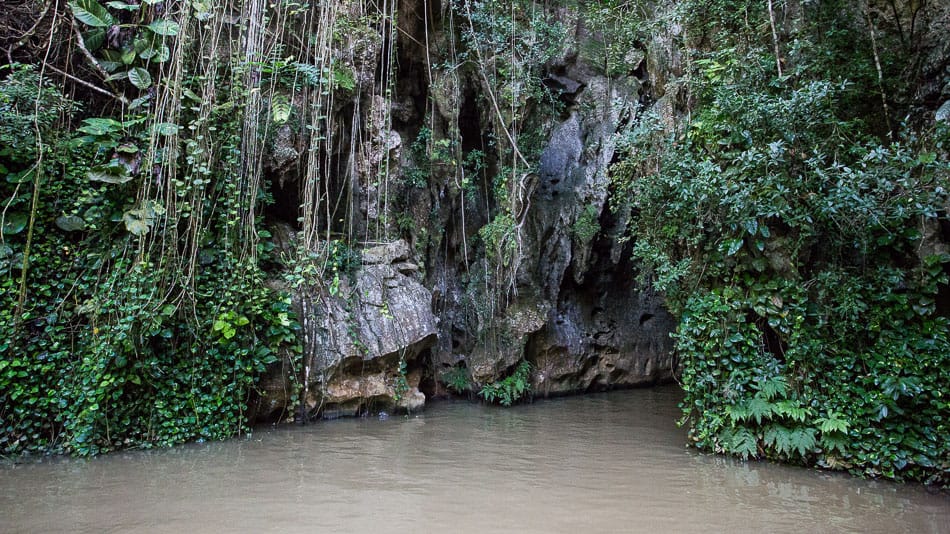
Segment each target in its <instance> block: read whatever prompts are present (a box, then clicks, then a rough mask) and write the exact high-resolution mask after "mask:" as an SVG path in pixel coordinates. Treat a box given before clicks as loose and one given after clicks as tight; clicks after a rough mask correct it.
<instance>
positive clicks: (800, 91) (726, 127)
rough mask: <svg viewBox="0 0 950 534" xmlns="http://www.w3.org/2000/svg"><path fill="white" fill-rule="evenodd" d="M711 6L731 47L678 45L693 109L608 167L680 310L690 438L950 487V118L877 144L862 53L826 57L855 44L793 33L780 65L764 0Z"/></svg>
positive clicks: (715, 27)
mask: <svg viewBox="0 0 950 534" xmlns="http://www.w3.org/2000/svg"><path fill="white" fill-rule="evenodd" d="M686 4H688V5H687V6H686V7H690V6H694V4H696V3H686ZM727 4H728V6H727ZM808 9H811V8H808ZM816 9H817V8H816ZM700 12H701V13H705V15H699V16H705V17H706V20H705V21H704V22H703V27H704V28H705V31H706V32H707V33H706V34H705V36H703V39H705V38H707V37H708V36H709V32H714V33H715V34H716V36H717V37H716V42H715V44H716V46H717V47H718V48H717V50H715V51H713V52H709V53H700V52H697V51H696V50H685V51H684V52H685V53H691V54H693V56H694V61H693V62H692V64H691V70H689V71H688V72H686V73H684V76H683V78H681V79H679V80H676V81H675V82H673V83H675V84H678V86H680V87H682V88H684V89H685V90H686V91H687V92H688V94H689V96H688V97H684V101H692V102H693V107H692V109H691V110H690V111H691V114H690V117H689V120H688V122H683V123H681V124H680V125H678V126H677V127H676V128H670V127H669V125H668V124H669V123H668V122H667V120H668V118H661V117H658V116H651V115H650V114H645V115H644V116H643V117H642V118H641V122H640V124H639V125H638V127H637V128H636V129H635V130H633V131H632V132H631V133H630V134H629V135H628V136H626V137H625V138H624V139H622V140H621V145H624V147H625V148H626V150H627V154H628V156H627V158H626V159H625V160H623V161H622V162H621V163H620V164H618V165H617V166H615V167H614V169H613V174H614V177H615V179H616V180H615V183H616V185H617V187H618V189H619V190H621V191H623V192H624V193H625V195H626V199H627V201H628V202H630V204H631V205H632V207H633V212H634V213H635V218H634V221H633V226H632V234H633V236H635V239H636V243H635V245H634V255H635V256H636V258H637V260H638V261H639V265H640V268H641V272H640V275H641V278H642V279H643V280H644V281H647V282H650V283H652V284H653V285H654V286H655V287H656V288H657V289H659V290H661V291H663V292H664V293H665V295H666V298H667V302H668V304H669V307H670V309H671V311H673V312H674V314H676V315H677V316H678V318H679V325H678V327H677V330H676V332H675V334H674V339H675V350H676V354H677V355H678V357H679V358H680V360H681V362H682V369H683V375H682V384H683V388H684V390H685V391H686V398H685V400H684V402H683V405H682V407H683V410H684V414H685V418H684V422H688V423H689V424H690V437H691V439H692V441H693V442H694V443H695V445H696V446H698V447H701V448H705V449H710V450H715V451H720V452H728V453H732V454H737V455H739V456H743V457H760V456H764V457H769V458H776V459H781V460H785V461H790V462H794V463H800V464H818V465H822V466H826V467H832V468H838V469H842V468H843V469H849V470H851V471H852V472H855V473H863V474H867V475H872V476H885V477H889V478H896V479H917V480H924V481H930V482H934V483H944V484H946V483H947V482H948V480H950V479H948V475H947V474H948V473H950V463H948V458H950V449H948V447H950V445H948V443H947V440H946V439H944V438H942V437H940V436H946V435H948V433H950V427H948V421H950V404H948V403H947V400H946V384H948V383H950V321H948V320H947V317H946V316H945V314H946V310H945V309H941V308H940V306H938V301H940V300H941V299H943V298H945V297H946V295H947V292H948V288H947V283H948V277H947V272H948V268H950V257H948V256H947V255H945V254H940V253H939V251H938V250H931V251H930V252H928V251H927V248H926V246H924V244H923V243H922V241H921V231H920V229H921V226H920V225H921V222H922V221H928V222H927V224H936V223H937V222H938V219H940V218H945V215H943V214H942V213H941V210H942V209H943V207H944V206H946V205H947V202H948V200H950V199H948V193H947V191H950V183H948V180H950V165H948V162H947V160H946V157H947V156H946V149H945V148H943V149H941V148H939V147H941V146H944V147H945V146H946V145H945V143H946V135H947V132H946V128H945V126H938V127H936V128H935V129H932V130H925V131H916V132H915V131H911V130H910V129H905V130H904V133H902V134H901V135H900V136H897V137H896V139H898V140H891V139H889V140H882V139H881V138H880V137H878V135H879V134H881V133H884V132H883V131H882V129H881V128H880V126H881V124H882V122H884V121H882V120H881V119H880V115H881V114H882V112H881V110H880V109H876V110H873V111H870V112H869V107H868V104H867V101H872V102H873V99H870V98H868V95H869V94H875V92H876V91H877V90H878V89H879V88H878V87H877V84H876V80H874V83H872V80H873V78H871V77H870V76H869V73H868V71H867V69H866V65H867V62H868V58H867V57H863V56H862V57H859V58H856V59H855V61H853V62H852V64H851V65H847V66H843V65H841V64H839V63H835V64H834V65H830V64H829V63H828V62H827V58H828V57H829V56H835V57H850V56H854V55H861V54H862V53H861V52H855V50H856V49H855V48H853V46H852V45H851V44H850V43H847V42H845V40H843V39H841V38H840V36H835V37H834V38H833V39H825V40H823V41H817V40H812V41H810V42H812V43H818V42H820V46H819V45H816V46H815V47H813V48H808V47H805V46H799V47H798V48H796V49H794V57H793V59H794V64H786V71H787V72H793V73H794V74H792V75H788V74H787V73H786V74H785V75H784V76H783V77H782V78H778V77H777V76H776V72H775V71H776V66H775V58H774V48H773V43H772V42H771V38H770V33H766V32H762V33H761V35H760V34H758V33H755V32H754V28H756V27H765V28H767V27H768V26H767V24H768V20H767V18H766V17H767V14H765V13H763V12H762V5H760V4H756V5H750V6H749V9H748V10H746V11H744V12H743V11H739V12H738V13H742V17H739V18H736V16H734V15H735V13H737V12H736V11H734V9H733V5H732V3H722V2H713V3H707V4H705V6H704V8H703V9H702V10H700ZM817 15H820V14H816V16H817ZM822 16H823V15H822ZM744 17H750V18H751V20H754V21H757V23H756V24H760V23H764V24H765V26H756V24H752V25H750V23H749V21H748V20H745V19H744ZM835 24H836V25H838V26H839V27H840V25H841V24H840V23H835ZM696 27H697V26H695V25H694V26H692V28H694V29H695V28H696ZM824 29H825V28H819V27H816V26H810V25H805V26H803V27H802V28H801V30H800V31H802V32H803V34H802V35H799V37H800V38H801V39H802V40H807V39H809V37H810V36H809V35H808V32H813V31H819V30H821V31H823V30H824ZM845 33H846V34H847V35H851V37H852V39H856V38H857V36H856V34H855V33H854V32H853V31H850V32H845ZM696 37H697V36H694V38H696ZM826 37H827V36H826ZM844 47H847V49H846V50H847V52H845V49H844ZM891 60H893V58H890V59H889V58H888V57H885V58H883V61H885V63H886V62H888V61H891ZM885 68H887V67H886V65H885ZM843 75H854V76H853V78H852V80H848V81H845V80H843V79H842V76H843ZM861 99H863V100H864V102H862V103H860V104H856V102H857V101H858V100H861ZM877 102H880V100H877ZM869 113H870V116H869Z"/></svg>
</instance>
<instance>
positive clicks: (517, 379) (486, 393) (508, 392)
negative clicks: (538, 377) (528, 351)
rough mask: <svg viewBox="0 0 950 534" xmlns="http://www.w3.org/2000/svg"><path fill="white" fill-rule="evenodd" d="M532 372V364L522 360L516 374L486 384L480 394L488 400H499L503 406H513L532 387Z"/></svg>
mask: <svg viewBox="0 0 950 534" xmlns="http://www.w3.org/2000/svg"><path fill="white" fill-rule="evenodd" d="M530 373H531V364H530V363H528V362H527V360H522V362H521V363H520V364H518V367H517V368H515V372H514V374H512V375H511V376H509V377H507V378H505V379H504V380H499V381H498V382H495V383H493V384H485V385H484V386H482V389H481V391H479V392H478V394H479V395H481V396H482V398H483V399H485V400H486V401H488V402H495V401H498V403H499V404H501V405H502V406H511V405H512V404H513V403H514V402H515V401H516V400H518V399H520V398H521V397H523V396H524V395H525V393H527V392H528V390H529V389H530V388H531V382H530V380H529V378H530Z"/></svg>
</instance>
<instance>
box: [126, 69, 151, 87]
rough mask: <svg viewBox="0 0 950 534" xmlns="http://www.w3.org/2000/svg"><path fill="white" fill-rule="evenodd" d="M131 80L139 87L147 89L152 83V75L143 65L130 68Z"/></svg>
mask: <svg viewBox="0 0 950 534" xmlns="http://www.w3.org/2000/svg"><path fill="white" fill-rule="evenodd" d="M129 81H130V82H132V85H134V86H136V87H138V88H139V89H147V88H148V87H149V86H150V85H152V75H151V74H149V73H148V71H147V70H145V69H143V68H142V67H135V68H133V69H129Z"/></svg>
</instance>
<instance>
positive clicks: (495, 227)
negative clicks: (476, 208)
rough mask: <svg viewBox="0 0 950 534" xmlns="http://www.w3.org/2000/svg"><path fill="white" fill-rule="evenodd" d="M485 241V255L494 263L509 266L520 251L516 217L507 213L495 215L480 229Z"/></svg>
mask: <svg viewBox="0 0 950 534" xmlns="http://www.w3.org/2000/svg"><path fill="white" fill-rule="evenodd" d="M478 235H479V236H480V237H481V238H482V241H483V242H484V243H485V255H486V256H487V257H488V260H489V261H490V262H491V263H492V265H496V266H503V267H507V266H510V265H511V264H512V262H513V261H514V258H515V255H516V254H517V253H518V240H517V237H518V229H517V228H516V227H515V221H514V219H513V218H512V217H511V216H510V215H508V214H507V213H501V214H498V215H496V216H495V218H494V219H492V220H491V222H489V223H488V224H486V225H485V226H483V227H481V228H480V229H479V230H478Z"/></svg>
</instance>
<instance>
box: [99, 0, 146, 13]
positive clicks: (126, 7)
mask: <svg viewBox="0 0 950 534" xmlns="http://www.w3.org/2000/svg"><path fill="white" fill-rule="evenodd" d="M106 5H107V6H109V7H111V8H112V9H118V10H119V11H138V10H139V9H141V8H142V6H141V5H139V4H126V3H125V2H119V1H118V0H111V1H110V2H106Z"/></svg>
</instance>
